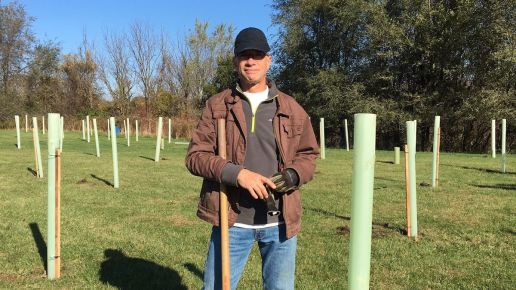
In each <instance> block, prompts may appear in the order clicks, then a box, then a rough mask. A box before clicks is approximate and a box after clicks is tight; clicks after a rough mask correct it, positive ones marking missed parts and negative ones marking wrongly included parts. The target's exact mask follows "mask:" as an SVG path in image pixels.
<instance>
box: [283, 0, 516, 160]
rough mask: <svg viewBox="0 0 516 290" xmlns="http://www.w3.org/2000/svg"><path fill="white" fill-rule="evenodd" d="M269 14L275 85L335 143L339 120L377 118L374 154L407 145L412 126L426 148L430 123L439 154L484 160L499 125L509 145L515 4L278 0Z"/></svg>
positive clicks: (515, 110)
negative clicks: (437, 133)
mask: <svg viewBox="0 0 516 290" xmlns="http://www.w3.org/2000/svg"><path fill="white" fill-rule="evenodd" d="M274 9H275V15H274V17H273V21H274V23H275V24H276V25H277V26H278V27H279V29H280V31H279V35H278V43H277V51H276V54H275V56H276V59H275V63H276V64H277V66H276V73H277V80H278V83H279V84H280V86H281V87H282V88H283V89H284V90H286V91H289V92H291V93H292V94H293V95H295V96H296V98H297V99H298V100H299V101H300V102H301V103H302V104H303V105H304V106H305V108H308V111H309V113H310V115H312V116H313V117H317V119H318V118H319V117H324V118H325V122H326V123H327V125H326V127H327V128H326V130H327V132H326V136H327V138H329V140H328V141H329V142H330V143H331V144H333V145H341V146H342V145H343V140H342V136H343V126H342V122H343V120H344V119H345V118H347V119H348V120H352V118H353V117H352V116H353V114H355V113H358V112H371V113H376V114H377V137H378V138H377V146H378V147H379V148H385V149H389V148H392V147H393V146H399V145H401V144H404V143H405V142H406V141H405V136H406V135H405V130H406V127H405V121H408V120H414V119H415V120H418V128H417V132H418V136H417V137H418V149H420V150H429V149H430V147H431V141H430V140H431V137H430V136H431V134H432V127H433V121H434V116H435V115H440V116H441V127H442V133H443V141H442V148H443V149H444V150H448V151H467V152H485V150H486V148H488V146H487V145H488V142H489V138H490V124H491V123H490V120H491V119H496V120H498V121H497V123H498V124H500V123H501V122H500V120H501V119H502V118H505V119H507V123H508V139H507V140H508V142H509V144H508V146H509V148H510V146H511V145H514V144H515V141H514V140H515V137H516V130H515V129H514V124H515V121H516V94H515V88H516V35H515V33H516V32H515V31H516V1H514V0H508V1H490V0H451V1H436V0H386V1H361V0H348V1H339V0H327V1H325V0H276V1H274ZM312 119H314V118H312ZM314 125H315V124H314ZM498 128H500V127H498ZM498 132H499V131H498ZM498 136H500V134H498Z"/></svg>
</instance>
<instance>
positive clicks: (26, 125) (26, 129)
mask: <svg viewBox="0 0 516 290" xmlns="http://www.w3.org/2000/svg"><path fill="white" fill-rule="evenodd" d="M28 132H29V116H27V114H25V133H28Z"/></svg>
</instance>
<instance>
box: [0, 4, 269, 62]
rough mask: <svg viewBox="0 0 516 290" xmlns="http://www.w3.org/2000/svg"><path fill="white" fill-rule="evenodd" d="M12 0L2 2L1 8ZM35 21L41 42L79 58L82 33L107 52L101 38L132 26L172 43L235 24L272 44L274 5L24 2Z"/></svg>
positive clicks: (237, 28)
mask: <svg viewBox="0 0 516 290" xmlns="http://www.w3.org/2000/svg"><path fill="white" fill-rule="evenodd" d="M9 2H13V1H2V3H3V4H2V5H5V4H6V3H9ZM18 2H19V3H21V4H23V5H24V6H25V9H26V11H27V13H28V15H29V16H32V17H34V18H35V20H34V22H33V25H32V30H33V32H34V33H35V34H36V38H37V39H38V40H40V41H46V40H52V41H55V42H58V43H60V44H61V47H62V49H63V53H75V52H77V50H78V47H79V46H80V45H81V43H82V39H83V32H86V35H87V37H88V40H89V41H93V42H94V44H95V47H97V48H101V47H103V41H102V38H103V33H104V31H106V30H109V31H113V32H121V31H128V29H129V27H130V25H131V23H133V22H135V21H138V22H141V23H143V24H148V25H150V26H151V27H153V28H154V30H155V32H157V33H159V32H160V31H161V30H162V29H163V31H165V32H166V33H167V35H168V36H169V37H170V39H171V40H172V41H177V40H178V39H183V38H184V37H183V36H184V35H185V34H186V33H187V32H188V30H189V29H192V28H193V27H194V24H195V20H196V19H198V20H200V21H208V23H209V28H214V27H215V26H216V25H218V24H221V23H225V24H232V25H233V27H234V28H235V34H236V33H237V32H238V31H239V30H241V29H243V28H246V27H249V26H254V27H257V28H260V29H262V30H263V31H264V32H265V34H266V35H267V36H268V38H269V42H270V43H271V44H272V42H273V37H274V35H275V34H276V28H275V27H273V26H272V25H271V14H272V12H273V11H272V7H271V4H272V0H265V1H260V0H255V1H246V0H240V1H237V0H224V1H223V0H219V1H215V0H211V1H210V0H205V1H202V0H179V1H172V0H171V1H164V0H159V1H152V0H147V1H144V0H126V1H121V0H118V1H113V0H103V1H102V0H88V1H86V0H68V1H66V0H23V1H22V0H20V1H18Z"/></svg>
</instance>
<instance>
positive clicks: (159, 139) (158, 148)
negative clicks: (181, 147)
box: [154, 117, 163, 162]
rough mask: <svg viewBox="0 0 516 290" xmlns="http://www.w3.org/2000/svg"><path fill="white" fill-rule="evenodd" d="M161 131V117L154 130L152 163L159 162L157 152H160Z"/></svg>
mask: <svg viewBox="0 0 516 290" xmlns="http://www.w3.org/2000/svg"><path fill="white" fill-rule="evenodd" d="M161 131H163V117H159V119H158V127H157V128H156V154H155V155H154V161H155V162H158V161H159V151H160V143H161V133H162V132H161Z"/></svg>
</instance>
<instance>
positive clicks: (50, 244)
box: [47, 113, 60, 280]
mask: <svg viewBox="0 0 516 290" xmlns="http://www.w3.org/2000/svg"><path fill="white" fill-rule="evenodd" d="M59 122H60V116H59V114H55V113H50V114H48V165H47V168H48V174H47V176H48V211H47V276H48V279H49V280H54V279H55V278H56V273H55V256H56V253H55V249H56V235H55V234H56V149H57V147H58V145H59V131H60V128H59Z"/></svg>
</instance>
